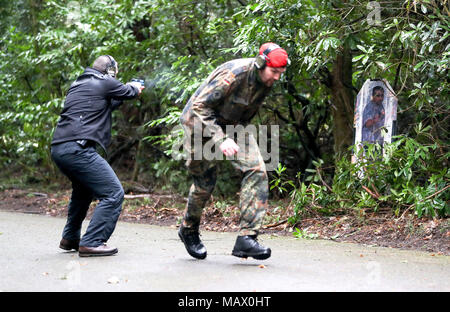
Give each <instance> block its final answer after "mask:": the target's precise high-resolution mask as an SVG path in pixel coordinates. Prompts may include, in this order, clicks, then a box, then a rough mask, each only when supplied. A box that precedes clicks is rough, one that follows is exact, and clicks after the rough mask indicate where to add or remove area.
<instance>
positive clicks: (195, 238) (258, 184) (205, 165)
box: [178, 43, 289, 259]
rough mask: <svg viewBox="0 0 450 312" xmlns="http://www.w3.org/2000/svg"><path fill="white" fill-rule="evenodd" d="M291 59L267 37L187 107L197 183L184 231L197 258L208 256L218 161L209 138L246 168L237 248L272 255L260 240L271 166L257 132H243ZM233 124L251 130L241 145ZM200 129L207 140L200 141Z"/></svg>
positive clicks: (188, 144) (217, 74)
mask: <svg viewBox="0 0 450 312" xmlns="http://www.w3.org/2000/svg"><path fill="white" fill-rule="evenodd" d="M288 61H289V59H288V55H287V53H286V51H285V50H283V49H282V48H280V47H279V46H278V45H276V44H274V43H265V44H263V45H262V46H261V48H260V51H259V55H258V56H257V57H256V58H247V59H236V60H232V61H229V62H227V63H224V64H222V65H220V66H219V67H218V68H217V69H215V70H214V71H213V72H212V73H211V74H210V75H209V77H208V78H207V79H206V81H205V82H204V83H203V84H202V85H201V86H200V87H199V88H198V90H197V91H196V92H195V93H194V95H192V97H191V98H190V99H189V101H188V103H187V104H186V107H185V108H184V110H183V113H182V116H181V118H180V121H181V123H182V125H183V128H184V130H185V144H184V146H185V151H187V152H188V154H189V155H188V160H187V162H186V166H187V168H188V171H189V173H190V175H191V176H192V178H193V180H194V183H193V184H192V186H191V188H190V191H189V198H188V203H187V207H186V212H185V216H184V219H183V223H182V225H181V226H180V230H179V232H178V234H179V236H180V238H181V240H182V241H183V242H184V244H185V247H186V250H187V251H188V253H189V254H190V255H191V256H193V257H195V258H198V259H204V258H205V257H206V248H205V246H204V245H203V243H202V242H201V241H200V238H199V225H200V219H201V215H202V211H203V208H204V206H205V204H206V202H207V201H208V199H209V198H210V196H211V193H212V192H213V189H214V186H215V183H216V165H217V161H215V160H214V159H212V158H211V157H210V155H209V157H208V155H205V154H204V147H205V144H206V143H207V142H209V143H213V144H212V146H213V149H214V147H219V149H220V151H219V155H220V156H222V154H221V153H223V155H225V156H227V158H228V159H230V161H231V162H232V165H233V166H234V167H235V168H236V169H238V170H240V171H241V172H242V173H243V179H242V184H241V192H240V209H241V217H240V231H239V236H238V238H237V239H236V244H235V246H234V249H233V252H232V254H233V255H234V256H237V257H243V258H247V257H253V258H255V259H267V258H269V257H270V255H271V250H270V248H266V247H263V246H261V245H259V243H258V242H257V240H256V238H257V235H258V232H259V230H260V228H261V225H262V220H263V217H264V213H265V210H266V207H267V199H268V191H269V190H268V178H267V172H266V167H265V163H264V160H263V158H262V156H261V153H260V151H259V148H258V145H257V143H256V140H255V138H254V136H253V135H251V134H249V133H243V132H245V131H244V129H243V128H244V127H245V126H246V125H248V124H249V122H250V120H251V119H252V118H253V116H255V114H256V113H257V111H258V109H259V107H260V106H261V104H262V102H263V100H264V98H265V97H266V96H267V94H268V93H269V91H270V90H271V87H272V85H273V83H274V82H275V81H276V80H278V79H279V78H280V76H281V74H282V73H283V72H284V71H285V70H286V65H287V64H288ZM230 126H235V128H233V129H237V131H236V130H235V131H236V133H237V136H238V138H240V137H241V138H242V136H241V135H246V136H245V139H244V140H238V143H240V145H238V144H236V142H235V140H234V135H233V133H231V134H230V133H229V131H226V128H227V127H228V128H229V127H230ZM239 126H241V127H239ZM203 133H207V134H209V137H205V135H203ZM198 135H200V136H201V144H197V145H196V144H195V136H198ZM241 141H242V142H241ZM193 142H194V144H193ZM213 153H214V154H215V155H217V153H216V152H213Z"/></svg>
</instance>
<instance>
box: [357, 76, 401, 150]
mask: <svg viewBox="0 0 450 312" xmlns="http://www.w3.org/2000/svg"><path fill="white" fill-rule="evenodd" d="M397 102H398V100H397V96H396V95H395V94H394V91H393V90H392V88H391V86H390V85H389V82H387V81H386V79H381V80H370V79H368V80H366V82H365V83H364V85H363V86H362V88H361V90H360V91H359V93H358V96H357V97H356V103H355V116H354V144H355V146H356V151H355V152H356V154H357V153H358V152H359V150H360V149H361V148H362V147H363V146H364V143H372V144H375V143H378V144H380V145H381V146H383V144H385V143H391V142H392V136H394V135H395V134H396V133H395V132H396V125H397Z"/></svg>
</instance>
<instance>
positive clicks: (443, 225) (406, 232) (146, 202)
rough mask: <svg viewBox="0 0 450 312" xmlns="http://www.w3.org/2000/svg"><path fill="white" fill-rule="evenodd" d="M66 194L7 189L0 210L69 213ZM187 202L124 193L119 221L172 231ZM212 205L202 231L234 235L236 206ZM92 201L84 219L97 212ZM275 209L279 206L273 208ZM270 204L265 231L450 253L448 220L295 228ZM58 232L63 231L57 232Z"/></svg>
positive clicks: (363, 220)
mask: <svg viewBox="0 0 450 312" xmlns="http://www.w3.org/2000/svg"><path fill="white" fill-rule="evenodd" d="M69 200H70V190H61V191H58V192H56V193H40V192H35V191H32V190H23V189H6V190H3V191H2V192H0V210H6V211H15V212H21V213H32V214H45V215H50V216H55V217H65V216H66V215H67V204H68V202H69ZM185 202H186V198H183V197H181V196H179V195H173V194H172V195H161V194H136V195H133V194H127V195H125V201H124V205H123V210H122V213H121V216H120V220H122V221H128V222H138V223H145V224H155V225H165V226H171V227H173V228H176V227H178V225H179V224H180V222H181V219H182V216H183V212H184V206H185ZM217 202H218V201H215V200H213V201H211V203H210V204H209V205H208V206H207V208H205V210H204V212H203V219H202V224H201V230H210V231H227V232H237V231H238V225H239V208H238V207H236V206H233V205H231V206H230V205H218V204H217ZM95 204H96V202H93V204H92V205H91V208H90V210H89V212H88V218H90V215H91V214H92V211H93V209H95ZM277 207H278V208H277ZM277 207H274V206H270V207H269V209H268V211H267V213H266V217H265V221H264V225H263V231H262V232H263V233H266V234H271V235H280V236H282V235H286V236H288V235H290V236H292V235H294V236H295V237H298V238H300V239H330V240H334V241H338V242H344V241H345V242H353V243H359V244H365V245H372V246H383V247H391V248H401V249H414V250H420V251H426V252H430V253H431V255H432V256H434V255H450V219H449V218H439V219H429V218H417V217H416V216H414V215H413V214H412V213H410V212H408V211H407V212H405V213H404V214H403V215H401V216H398V217H397V216H395V215H393V214H392V212H390V211H384V212H376V213H373V212H372V213H366V214H365V215H364V216H349V215H341V216H315V217H310V218H305V219H303V220H301V221H300V222H299V223H298V224H295V225H292V224H290V223H289V222H288V218H287V216H288V215H289V211H288V210H284V211H281V212H280V211H279V210H282V209H280V208H279V207H280V206H279V203H278V206H277ZM61 231H62V229H61Z"/></svg>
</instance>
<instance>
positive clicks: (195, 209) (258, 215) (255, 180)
mask: <svg viewBox="0 0 450 312" xmlns="http://www.w3.org/2000/svg"><path fill="white" fill-rule="evenodd" d="M224 157H225V156H224ZM231 158H232V159H230V160H229V161H231V163H232V165H233V167H234V168H236V169H238V170H240V171H241V172H242V173H243V178H242V182H241V189H240V195H239V196H240V198H239V207H240V210H241V215H240V224H239V226H240V230H239V235H257V234H258V232H259V230H260V228H261V226H262V221H263V218H264V214H265V212H266V208H267V204H268V202H267V200H268V195H269V184H268V177H267V172H266V166H265V163H264V160H263V158H262V156H261V153H260V151H259V148H258V144H257V143H256V140H255V138H254V137H253V136H252V135H249V136H248V137H247V138H246V140H245V148H243V146H240V151H239V152H238V153H237V154H236V155H234V156H233V157H231ZM227 159H228V158H227ZM219 163H220V160H210V161H209V160H204V159H203V160H194V159H191V160H188V161H187V162H186V166H187V168H188V171H189V173H190V175H191V176H192V178H193V180H194V182H193V184H192V186H191V188H190V190H189V197H188V203H187V206H186V211H185V215H184V219H183V227H184V228H186V229H192V230H193V231H198V229H199V225H200V220H201V216H202V212H203V208H204V207H205V205H206V202H207V201H208V200H209V199H210V197H211V194H212V192H213V190H214V187H215V184H216V178H217V165H218V164H219Z"/></svg>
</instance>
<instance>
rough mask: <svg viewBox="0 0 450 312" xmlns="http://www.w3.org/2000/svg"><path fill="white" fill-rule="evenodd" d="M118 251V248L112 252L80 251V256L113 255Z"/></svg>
mask: <svg viewBox="0 0 450 312" xmlns="http://www.w3.org/2000/svg"><path fill="white" fill-rule="evenodd" d="M117 252H118V250H117V249H116V250H113V251H111V252H86V253H82V252H79V253H78V256H80V257H103V256H112V255H115V254H116V253H117Z"/></svg>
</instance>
